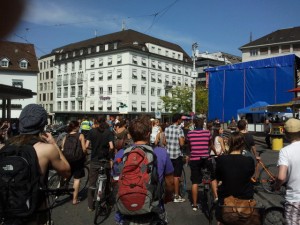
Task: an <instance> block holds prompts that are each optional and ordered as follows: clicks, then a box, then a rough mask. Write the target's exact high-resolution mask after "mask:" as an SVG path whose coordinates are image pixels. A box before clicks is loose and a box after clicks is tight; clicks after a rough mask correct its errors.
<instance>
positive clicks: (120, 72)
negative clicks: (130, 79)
mask: <svg viewBox="0 0 300 225" xmlns="http://www.w3.org/2000/svg"><path fill="white" fill-rule="evenodd" d="M117 79H122V70H117Z"/></svg>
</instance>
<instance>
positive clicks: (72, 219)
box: [52, 137, 282, 225]
mask: <svg viewBox="0 0 300 225" xmlns="http://www.w3.org/2000/svg"><path fill="white" fill-rule="evenodd" d="M256 143H257V149H258V150H259V149H264V148H265V145H264V144H263V138H262V137H256ZM261 157H262V159H263V161H264V162H265V163H266V164H269V163H276V161H277V157H278V151H273V150H270V149H268V150H266V152H265V153H263V154H262V155H261ZM185 169H186V173H187V178H188V194H189V192H190V182H189V174H190V170H189V167H185ZM186 197H187V198H189V196H186ZM255 198H256V199H257V200H259V201H260V202H262V204H263V205H265V206H272V205H280V201H281V200H282V197H281V196H277V195H274V194H266V193H265V192H262V191H261V192H258V194H256V196H255ZM166 208H167V212H168V219H169V224H172V225H182V224H187V225H196V224H197V225H199V224H203V225H206V224H208V221H207V219H206V217H205V215H204V214H203V213H202V212H201V211H200V210H199V211H197V212H194V211H192V209H191V206H190V201H189V200H187V201H186V202H184V203H168V204H167V205H166ZM114 212H115V209H113V211H112V213H111V215H110V217H109V218H108V219H107V220H106V221H104V222H103V223H102V224H104V225H111V224H114ZM52 216H53V220H54V223H55V224H56V225H62V224H72V225H89V224H90V225H92V224H93V216H94V212H88V210H87V200H86V196H83V201H82V202H80V203H79V204H78V205H76V206H73V205H72V203H71V201H68V202H66V203H65V204H63V205H62V206H60V207H58V208H55V209H54V210H53V212H52Z"/></svg>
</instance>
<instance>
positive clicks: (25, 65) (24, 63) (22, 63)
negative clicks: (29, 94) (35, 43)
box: [20, 59, 28, 69]
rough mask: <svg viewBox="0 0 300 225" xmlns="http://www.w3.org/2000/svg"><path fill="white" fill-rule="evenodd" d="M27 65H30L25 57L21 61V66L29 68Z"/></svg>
mask: <svg viewBox="0 0 300 225" xmlns="http://www.w3.org/2000/svg"><path fill="white" fill-rule="evenodd" d="M27 66H28V62H27V61H26V60H25V59H23V60H21V61H20V68H22V69H27Z"/></svg>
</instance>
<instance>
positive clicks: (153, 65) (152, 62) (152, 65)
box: [151, 60, 156, 68]
mask: <svg viewBox="0 0 300 225" xmlns="http://www.w3.org/2000/svg"><path fill="white" fill-rule="evenodd" d="M151 67H152V68H156V65H155V61H154V60H152V61H151Z"/></svg>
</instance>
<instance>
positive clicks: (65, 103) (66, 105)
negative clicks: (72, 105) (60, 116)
mask: <svg viewBox="0 0 300 225" xmlns="http://www.w3.org/2000/svg"><path fill="white" fill-rule="evenodd" d="M64 110H66V111H68V102H67V101H65V102H64Z"/></svg>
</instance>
